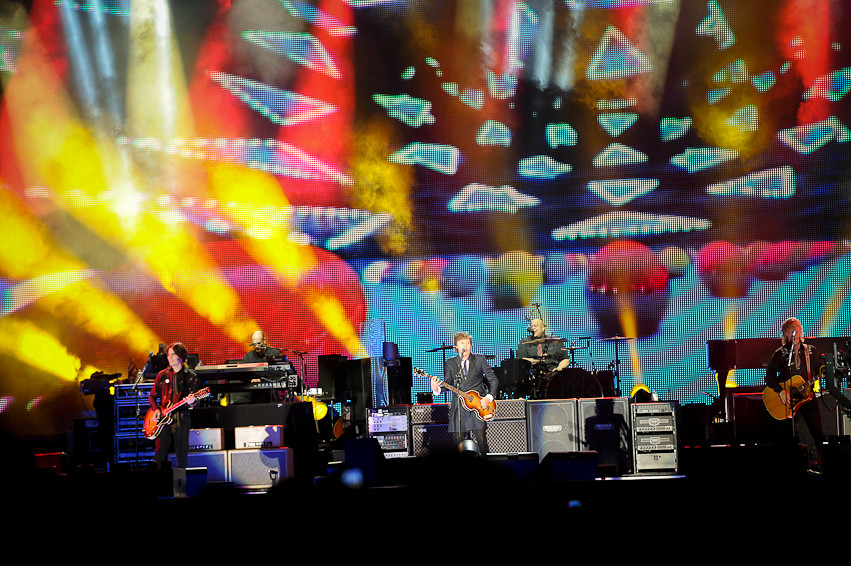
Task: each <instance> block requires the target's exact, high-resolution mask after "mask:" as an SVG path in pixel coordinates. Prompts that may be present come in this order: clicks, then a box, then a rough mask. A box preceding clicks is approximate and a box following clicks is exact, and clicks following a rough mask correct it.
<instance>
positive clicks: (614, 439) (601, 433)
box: [578, 397, 632, 473]
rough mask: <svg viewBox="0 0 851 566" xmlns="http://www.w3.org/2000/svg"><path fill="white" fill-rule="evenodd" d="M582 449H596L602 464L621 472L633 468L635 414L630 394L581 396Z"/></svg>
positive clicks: (579, 405) (580, 443)
mask: <svg viewBox="0 0 851 566" xmlns="http://www.w3.org/2000/svg"><path fill="white" fill-rule="evenodd" d="M578 411H579V427H580V430H579V438H580V440H579V450H582V451H589V450H593V451H594V452H596V453H597V455H598V464H599V465H601V466H611V467H614V469H615V470H616V471H617V472H618V473H628V472H631V471H632V438H631V415H630V410H629V398H628V397H603V398H600V399H579V400H578Z"/></svg>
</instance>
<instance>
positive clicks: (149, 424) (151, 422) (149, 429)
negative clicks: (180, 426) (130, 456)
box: [142, 387, 210, 440]
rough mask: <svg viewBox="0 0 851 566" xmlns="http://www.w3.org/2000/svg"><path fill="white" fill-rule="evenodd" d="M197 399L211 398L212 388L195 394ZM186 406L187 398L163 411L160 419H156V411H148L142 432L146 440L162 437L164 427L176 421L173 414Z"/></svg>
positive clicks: (206, 388)
mask: <svg viewBox="0 0 851 566" xmlns="http://www.w3.org/2000/svg"><path fill="white" fill-rule="evenodd" d="M194 395H195V399H198V400H200V399H203V398H205V397H209V396H210V388H209V387H205V388H204V389H200V390H198V391H196V392H195V393H194ZM185 404H186V397H184V398H183V399H181V400H180V401H178V402H177V403H175V404H174V405H170V406H169V407H167V408H165V409H163V410H162V414H161V415H160V419H159V420H156V419H154V412H155V410H154V409H148V413H147V414H146V415H145V423H144V424H143V425H142V430H143V431H144V433H145V438H147V439H148V440H153V439H155V438H156V437H158V436H159V435H160V432H162V429H163V427H164V426H167V425H170V424H171V422H172V421H173V420H174V418H173V417H171V413H172V412H174V411H176V410H177V409H179V408H180V407H182V406H183V405H185Z"/></svg>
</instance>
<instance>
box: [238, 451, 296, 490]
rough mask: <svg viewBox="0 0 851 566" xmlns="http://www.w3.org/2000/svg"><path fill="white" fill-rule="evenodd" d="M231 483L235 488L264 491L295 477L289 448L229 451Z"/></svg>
mask: <svg viewBox="0 0 851 566" xmlns="http://www.w3.org/2000/svg"><path fill="white" fill-rule="evenodd" d="M227 454H228V459H229V464H230V481H231V482H232V483H233V484H234V486H235V487H242V488H251V489H264V488H271V487H272V486H274V485H275V484H276V483H278V482H281V481H283V480H285V479H288V478H291V477H293V475H294V473H293V452H292V450H291V449H289V448H268V449H259V450H255V449H244V450H229V451H228V453H227Z"/></svg>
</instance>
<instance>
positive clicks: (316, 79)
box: [0, 0, 851, 430]
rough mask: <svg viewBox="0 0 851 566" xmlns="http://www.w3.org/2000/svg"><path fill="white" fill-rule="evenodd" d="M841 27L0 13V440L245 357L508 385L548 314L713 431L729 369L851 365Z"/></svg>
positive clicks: (287, 14) (197, 10)
mask: <svg viewBox="0 0 851 566" xmlns="http://www.w3.org/2000/svg"><path fill="white" fill-rule="evenodd" d="M849 29H851V9H849V8H848V7H846V6H845V5H844V4H843V3H840V2H831V1H822V0H780V1H776V0H771V1H769V0H764V1H747V2H745V1H741V0H738V1H737V0H710V1H701V0H694V1H692V0H646V1H637V0H632V1H627V0H621V1H590V0H588V1H579V0H571V1H568V0H557V1H546V2H544V1H538V0H528V1H519V0H509V1H505V2H467V1H461V0H458V1H434V2H429V1H426V2H406V1H403V0H394V1H374V2H355V1H349V0H321V1H318V2H307V1H283V0H241V1H239V2H237V1H231V0H180V1H177V0H172V1H169V0H34V1H28V2H15V1H11V2H6V3H5V4H4V6H3V7H2V8H0V85H2V90H0V94H2V100H0V211H2V217H3V218H4V223H3V229H2V233H3V236H4V237H3V241H2V242H0V289H1V290H2V291H3V295H2V297H3V301H2V304H0V333H2V336H3V341H2V342H0V344H2V351H0V367H1V368H2V372H0V375H2V378H0V398H2V399H3V400H4V402H3V403H2V404H0V414H4V415H12V414H15V415H19V414H23V415H24V416H25V417H26V418H24V419H23V420H21V419H20V418H18V419H17V420H16V421H15V422H16V423H18V424H17V425H15V426H26V427H29V428H30V429H31V430H39V429H44V430H51V429H56V428H61V427H62V426H63V424H62V423H63V422H64V421H62V419H63V418H67V417H69V416H73V415H76V414H78V413H79V412H80V410H81V407H83V406H84V404H85V403H86V402H89V401H86V400H84V402H83V403H81V402H80V395H79V392H78V390H77V389H75V387H76V384H77V383H78V382H79V380H81V379H84V378H86V377H88V375H90V374H91V373H92V372H96V371H102V372H106V373H114V372H117V373H121V374H126V373H127V372H128V365H129V362H130V361H133V362H134V363H135V364H137V365H141V364H142V363H144V360H145V358H146V356H147V353H148V352H149V351H150V350H153V349H156V346H157V344H158V343H159V342H163V343H169V342H172V341H178V340H179V341H182V342H184V343H185V344H186V345H187V346H188V348H189V350H190V352H193V353H197V354H198V356H199V358H200V359H201V361H202V363H207V364H215V363H221V362H223V361H224V360H226V359H231V358H237V357H242V355H243V354H244V353H245V351H246V350H247V349H248V343H249V342H250V335H251V332H253V331H254V330H256V329H262V330H264V331H265V333H266V336H267V338H268V341H269V343H270V344H272V345H274V346H276V347H278V348H281V349H283V350H286V351H288V352H290V354H291V356H292V357H295V358H296V359H298V360H299V364H301V362H302V361H304V365H303V366H302V367H303V368H304V377H305V380H306V382H307V383H308V385H311V384H313V383H315V382H316V379H317V356H320V355H324V354H343V355H347V356H350V357H366V356H371V357H375V356H379V355H380V354H381V342H382V341H384V340H388V341H393V342H396V343H397V344H398V346H399V350H400V353H401V355H402V356H410V357H412V358H413V360H414V365H415V366H417V367H420V368H422V369H423V370H425V371H427V372H430V373H432V374H438V373H439V372H440V371H441V367H442V358H441V357H440V355H439V353H438V354H435V353H429V352H428V350H431V349H434V348H435V347H437V346H440V345H441V344H444V343H447V342H451V339H452V335H453V334H454V333H455V332H456V331H458V330H467V331H470V332H472V334H473V336H474V348H475V349H476V350H477V351H479V352H482V353H485V354H488V355H491V356H492V360H493V363H494V364H495V365H498V364H499V363H500V362H501V361H502V360H503V359H506V358H509V357H510V356H512V355H513V352H514V350H516V348H517V345H518V343H519V342H520V341H522V340H524V339H525V338H526V336H527V332H526V318H525V316H526V314H527V313H528V311H529V309H530V307H531V305H533V304H539V305H540V310H541V312H542V314H543V316H544V318H545V322H546V324H547V329H548V331H549V332H552V333H554V334H556V335H558V336H562V337H564V338H567V339H570V340H583V341H587V344H588V346H589V347H588V348H584V349H582V350H579V351H577V354H576V356H577V357H576V359H575V362H576V363H577V364H579V365H581V366H583V367H584V368H585V369H587V370H589V371H594V370H606V369H611V368H612V364H613V362H614V360H615V357H616V356H615V352H614V351H613V347H614V346H613V344H614V341H608V340H605V339H606V338H610V337H612V336H626V337H629V338H631V340H629V343H628V345H627V346H624V348H627V350H625V351H624V352H622V355H621V356H620V357H619V363H620V366H619V368H618V370H619V377H620V387H621V390H622V391H624V392H628V391H629V390H630V389H631V388H632V387H633V386H634V385H636V384H646V385H647V386H648V387H650V388H651V389H654V390H656V391H657V392H658V393H659V395H660V397H661V398H662V399H671V400H677V401H679V402H681V403H705V402H707V401H709V400H711V398H712V396H714V395H715V394H717V393H718V390H717V385H716V384H715V378H714V375H713V373H712V370H711V369H710V368H708V367H707V363H706V347H705V343H706V341H707V340H712V339H721V338H748V337H774V336H776V335H777V334H778V331H779V330H778V329H779V325H780V323H781V322H782V321H783V320H784V319H785V318H787V317H789V316H793V315H794V316H797V317H799V318H801V320H802V321H803V324H804V328H805V331H806V332H807V333H808V334H810V335H820V336H848V335H851V322H849V318H850V317H849V310H851V306H850V305H849V295H848V285H849V276H851V273H849V243H848V238H849V219H851V215H849V212H851V210H849V205H851V193H850V192H849V191H851V189H850V188H849V163H851V158H849V155H851V153H849V151H848V150H849V147H851V146H849V145H848V144H849V124H851V112H849V105H848V95H849V90H851V54H849V39H851V37H849V35H850V34H851V32H849V31H848V30H849ZM299 369H300V371H301V367H300V368H299ZM733 379H735V380H736V381H737V382H739V383H740V384H743V385H744V384H759V383H761V375H760V374H759V371H758V370H754V371H740V372H738V373H737V374H736V375H735V376H733ZM428 389H429V387H428V384H427V383H425V382H422V383H419V382H416V381H415V382H414V387H413V391H414V392H419V391H427V390H428ZM439 400H440V399H439Z"/></svg>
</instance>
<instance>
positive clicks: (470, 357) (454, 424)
mask: <svg viewBox="0 0 851 566" xmlns="http://www.w3.org/2000/svg"><path fill="white" fill-rule="evenodd" d="M455 350H456V351H457V352H458V355H457V356H453V357H451V358H449V359H447V360H446V362H445V363H444V366H443V375H444V381H445V382H446V384H447V385H449V386H452V387H453V388H455V389H458V390H460V391H463V392H467V391H473V392H476V393H477V395H476V397H480V398H481V399H480V400H479V399H478V398H477V399H476V402H477V403H478V404H480V406H481V409H483V410H484V411H485V412H487V411H489V410H492V409H493V408H494V407H495V406H491V405H492V404H493V403H495V401H494V396H495V395H496V393H497V390H498V389H499V379H498V378H497V377H496V374H495V373H494V371H493V369H492V368H491V367H490V365H488V362H487V358H485V355H484V354H474V353H473V351H472V350H473V336H472V335H471V334H470V333H469V332H457V333H456V334H455ZM430 377H431V390H432V393H434V394H435V395H439V394H440V393H442V385H441V384H442V383H443V382H442V381H440V380H439V379H437V378H435V377H433V376H430ZM480 413H481V411H478V412H476V411H473V410H470V409H467V407H466V406H465V407H464V408H462V407H461V406H460V399H459V396H458V395H457V393H453V394H452V403H451V411H450V416H449V432H451V433H453V435H454V437H455V443H456V445H458V446H460V445H461V444H462V443H463V442H464V440H466V439H467V436H468V435H470V436H472V440H474V441H475V442H476V445H477V446H478V451H479V453H480V454H482V455H484V454H486V453H487V451H488V447H487V441H486V439H485V422H484V421H483V420H482V419H481V418H480V417H478V415H479V414H480Z"/></svg>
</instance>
